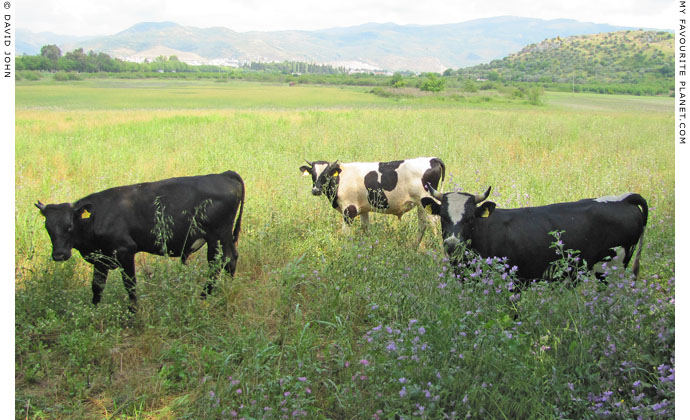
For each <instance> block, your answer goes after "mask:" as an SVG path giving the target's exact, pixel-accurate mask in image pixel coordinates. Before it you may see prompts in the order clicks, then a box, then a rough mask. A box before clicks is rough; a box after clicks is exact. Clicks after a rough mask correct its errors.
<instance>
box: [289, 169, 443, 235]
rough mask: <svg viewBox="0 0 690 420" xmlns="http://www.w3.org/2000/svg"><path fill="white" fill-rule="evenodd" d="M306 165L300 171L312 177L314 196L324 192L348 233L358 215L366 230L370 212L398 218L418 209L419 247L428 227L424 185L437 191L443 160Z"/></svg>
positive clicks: (441, 179) (441, 176)
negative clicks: (413, 209)
mask: <svg viewBox="0 0 690 420" xmlns="http://www.w3.org/2000/svg"><path fill="white" fill-rule="evenodd" d="M307 164H308V166H301V167H300V168H299V169H300V171H301V172H302V173H303V174H304V175H305V176H309V175H311V179H312V181H313V187H312V191H311V192H312V194H313V195H317V196H318V195H321V194H322V193H323V194H324V195H325V196H326V197H327V198H328V201H329V202H330V203H331V205H332V206H333V208H334V209H336V210H338V212H340V213H341V214H342V215H343V230H347V226H349V225H350V224H351V223H352V220H353V219H354V218H355V217H356V216H358V215H359V216H360V217H361V219H362V227H363V228H364V229H367V227H368V225H369V212H370V211H374V212H378V213H385V214H394V215H396V216H398V219H399V218H401V217H402V215H403V214H404V213H406V212H408V211H410V210H412V208H413V207H417V217H418V219H419V229H418V235H417V244H418V245H419V243H420V242H421V241H422V237H423V236H424V231H425V230H426V227H427V225H428V224H429V220H428V215H427V214H426V212H425V211H424V208H423V207H422V201H421V200H422V198H424V197H428V196H429V193H428V192H427V191H426V190H425V188H424V185H426V184H431V185H433V186H434V187H435V188H438V186H439V184H440V183H441V182H443V180H444V178H445V171H446V167H445V165H444V164H443V161H441V159H438V158H428V157H420V158H416V159H406V160H396V161H392V162H353V163H338V161H335V162H326V161H322V160H320V161H315V162H309V161H307Z"/></svg>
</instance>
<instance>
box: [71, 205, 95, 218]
mask: <svg viewBox="0 0 690 420" xmlns="http://www.w3.org/2000/svg"><path fill="white" fill-rule="evenodd" d="M92 209H93V206H92V205H91V204H90V203H89V204H82V205H81V206H79V207H76V208H75V209H74V218H75V219H77V220H82V221H86V220H91V216H92V215H91V210H92Z"/></svg>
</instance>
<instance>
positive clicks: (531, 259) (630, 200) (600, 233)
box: [423, 186, 648, 279]
mask: <svg viewBox="0 0 690 420" xmlns="http://www.w3.org/2000/svg"><path fill="white" fill-rule="evenodd" d="M428 188H429V192H430V193H431V195H432V197H434V198H435V199H437V200H439V201H440V202H441V204H438V203H437V202H436V201H434V200H433V199H431V198H425V199H423V202H424V206H430V208H431V211H432V213H433V214H438V215H440V216H441V229H442V234H443V246H444V248H445V251H446V253H447V254H448V255H449V256H451V257H453V256H454V254H455V253H456V251H457V250H459V247H460V245H461V244H463V243H465V241H467V242H468V243H469V245H468V246H469V247H470V248H471V249H474V250H475V251H477V253H479V255H481V256H482V257H494V256H497V257H507V259H508V263H510V265H515V266H517V267H518V271H517V274H518V277H520V278H521V279H540V278H544V277H548V275H545V273H546V272H547V269H548V268H549V264H550V263H551V262H553V261H555V260H557V259H559V258H560V257H559V256H558V255H557V254H556V253H555V251H554V249H551V248H550V247H549V246H550V245H551V244H552V243H553V242H554V240H555V239H554V237H553V236H552V235H550V234H549V232H553V231H564V233H563V234H562V235H561V237H560V240H561V241H562V242H563V248H564V249H573V250H579V251H581V253H580V255H579V256H580V257H581V258H583V259H584V260H585V261H586V262H587V268H588V269H589V270H592V268H593V266H594V265H595V264H596V263H598V262H600V261H602V260H604V259H605V258H606V257H614V256H615V255H616V252H615V251H614V249H613V248H616V247H621V248H622V250H623V252H624V255H623V265H624V267H626V268H627V266H628V263H629V262H630V259H631V257H632V254H633V252H634V249H635V246H636V245H637V244H638V242H639V248H638V250H637V256H636V257H635V261H634V263H633V274H634V275H635V277H637V275H638V273H639V269H640V266H639V261H640V251H641V250H642V239H643V236H644V230H645V226H646V225H647V214H648V208H647V202H646V201H645V199H644V198H642V196H640V195H639V194H632V193H628V194H623V195H621V196H616V197H614V196H608V197H602V198H597V199H585V200H580V201H576V202H571V203H558V204H551V205H547V206H541V207H525V208H518V209H497V208H496V204H495V203H492V202H490V201H487V202H484V203H483V204H482V205H481V206H478V204H479V203H481V202H482V201H484V200H486V198H487V197H488V196H489V192H490V191H491V187H489V189H487V190H486V192H485V193H484V194H482V195H472V194H466V193H459V192H450V193H445V194H442V193H439V192H438V191H436V190H434V188H433V187H432V186H428ZM640 208H641V210H642V211H640ZM453 262H454V263H456V262H457V256H456V257H454V258H453Z"/></svg>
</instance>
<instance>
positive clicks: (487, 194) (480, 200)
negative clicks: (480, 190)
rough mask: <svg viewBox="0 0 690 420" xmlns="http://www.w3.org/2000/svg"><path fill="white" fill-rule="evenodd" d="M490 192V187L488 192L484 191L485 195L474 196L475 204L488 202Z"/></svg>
mask: <svg viewBox="0 0 690 420" xmlns="http://www.w3.org/2000/svg"><path fill="white" fill-rule="evenodd" d="M490 192H491V187H489V188H488V189H487V190H486V191H484V194H481V195H475V196H474V201H475V203H481V202H482V201H484V200H486V198H487V197H488V196H489V193H490Z"/></svg>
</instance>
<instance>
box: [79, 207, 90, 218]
mask: <svg viewBox="0 0 690 420" xmlns="http://www.w3.org/2000/svg"><path fill="white" fill-rule="evenodd" d="M89 217H91V213H89V211H88V210H86V209H84V211H83V212H82V213H81V218H82V219H88V218H89Z"/></svg>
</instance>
